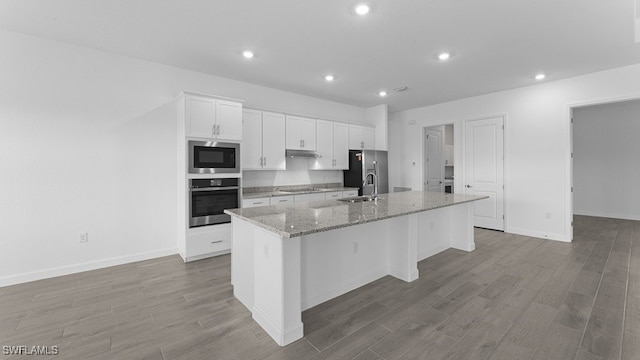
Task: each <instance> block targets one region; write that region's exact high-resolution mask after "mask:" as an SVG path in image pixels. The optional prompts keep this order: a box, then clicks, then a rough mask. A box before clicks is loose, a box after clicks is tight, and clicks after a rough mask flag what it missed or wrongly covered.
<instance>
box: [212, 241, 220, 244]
mask: <svg viewBox="0 0 640 360" xmlns="http://www.w3.org/2000/svg"><path fill="white" fill-rule="evenodd" d="M221 242H222V240H217V241H212V242H211V243H212V244H218V243H221Z"/></svg>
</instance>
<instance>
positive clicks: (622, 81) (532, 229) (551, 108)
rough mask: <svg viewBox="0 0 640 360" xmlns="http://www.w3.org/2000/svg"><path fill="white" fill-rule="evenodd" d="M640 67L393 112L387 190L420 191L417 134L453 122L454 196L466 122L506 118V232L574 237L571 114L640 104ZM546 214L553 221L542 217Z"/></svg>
mask: <svg viewBox="0 0 640 360" xmlns="http://www.w3.org/2000/svg"><path fill="white" fill-rule="evenodd" d="M638 79H640V65H633V66H628V67H623V68H618V69H614V70H609V71H602V72H598V73H593V74H589V75H584V76H579V77H574V78H570V79H565V80H559V81H549V82H544V83H541V84H536V85H534V86H529V87H523V88H518V89H514V90H509V91H502V92H497V93H492V94H487V95H482V96H476V97H472V98H467V99H462V100H457V101H452V102H448V103H444V104H438V105H434V106H428V107H421V108H416V109H411V110H407V111H403V112H398V113H394V114H392V116H391V119H390V123H389V148H390V149H391V150H390V154H389V164H390V169H389V173H390V174H391V176H390V179H389V181H390V186H391V188H393V187H394V186H407V187H411V188H413V189H420V187H421V183H422V160H423V159H422V151H421V149H422V143H421V137H420V134H421V131H420V128H422V127H425V126H433V125H440V124H447V123H454V124H455V126H454V143H455V160H454V161H455V164H456V166H455V185H454V187H455V189H456V191H459V190H460V189H463V187H462V185H463V180H464V171H463V169H464V166H463V165H464V163H463V159H462V154H463V153H464V152H463V151H462V150H463V149H462V146H463V139H464V137H463V126H462V125H463V123H464V121H465V120H469V119H478V118H483V117H489V116H494V115H500V114H503V115H504V116H505V197H506V204H505V205H506V206H505V218H506V221H505V225H506V228H505V229H506V231H507V232H510V233H516V234H524V235H530V236H537V237H543V238H544V237H546V238H550V239H557V240H570V239H571V238H572V229H571V225H570V224H571V217H572V211H573V210H572V204H571V192H570V189H571V180H570V178H571V176H570V175H571V172H570V171H571V166H570V148H571V145H570V140H569V139H570V135H569V114H570V110H569V109H570V107H571V106H577V105H584V104H587V103H595V102H604V101H609V100H612V99H624V98H640V81H638ZM546 212H549V213H550V215H551V218H549V219H547V218H545V213H546Z"/></svg>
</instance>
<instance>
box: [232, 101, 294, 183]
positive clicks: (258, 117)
mask: <svg viewBox="0 0 640 360" xmlns="http://www.w3.org/2000/svg"><path fill="white" fill-rule="evenodd" d="M283 132H284V130H283ZM242 135H243V136H242V138H243V141H242V146H241V148H240V154H241V156H242V164H240V165H241V166H242V169H245V170H256V169H261V168H262V112H261V111H257V110H250V109H245V110H243V111H242ZM283 137H284V136H283Z"/></svg>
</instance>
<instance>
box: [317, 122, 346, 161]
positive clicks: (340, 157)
mask: <svg viewBox="0 0 640 360" xmlns="http://www.w3.org/2000/svg"><path fill="white" fill-rule="evenodd" d="M348 133H349V126H348V125H347V124H342V123H333V168H334V169H336V170H347V169H349V135H348ZM318 139H320V137H319V136H318Z"/></svg>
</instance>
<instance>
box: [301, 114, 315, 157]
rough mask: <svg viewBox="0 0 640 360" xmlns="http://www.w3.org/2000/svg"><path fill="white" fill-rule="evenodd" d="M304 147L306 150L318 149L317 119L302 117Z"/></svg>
mask: <svg viewBox="0 0 640 360" xmlns="http://www.w3.org/2000/svg"><path fill="white" fill-rule="evenodd" d="M301 138H302V148H303V149H305V150H315V149H316V120H314V119H304V118H303V119H302V135H301Z"/></svg>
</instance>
